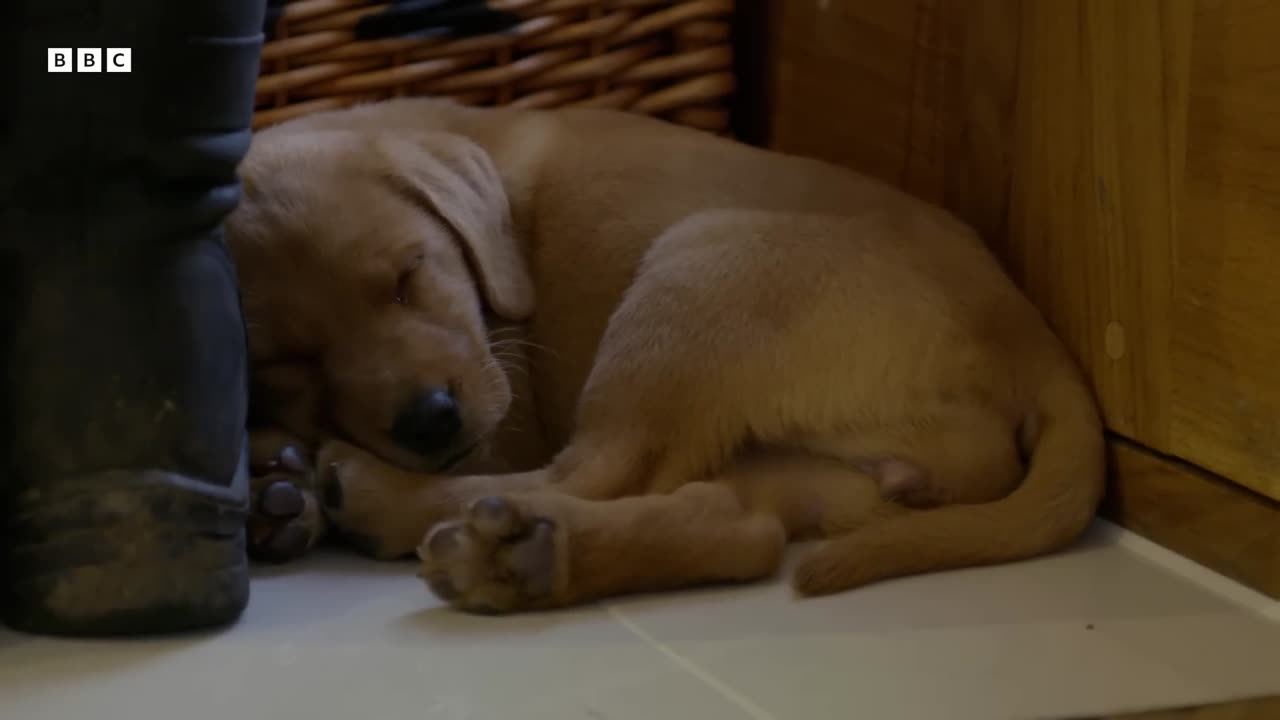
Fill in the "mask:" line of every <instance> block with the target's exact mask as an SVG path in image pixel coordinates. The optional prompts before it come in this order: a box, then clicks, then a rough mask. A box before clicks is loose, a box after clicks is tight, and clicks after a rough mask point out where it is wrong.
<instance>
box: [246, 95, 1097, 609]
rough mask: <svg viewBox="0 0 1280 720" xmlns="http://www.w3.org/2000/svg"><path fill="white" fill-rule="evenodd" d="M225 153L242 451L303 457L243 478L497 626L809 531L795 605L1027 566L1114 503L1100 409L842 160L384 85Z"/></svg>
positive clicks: (996, 274) (988, 273) (715, 564)
mask: <svg viewBox="0 0 1280 720" xmlns="http://www.w3.org/2000/svg"><path fill="white" fill-rule="evenodd" d="M242 171H243V176H244V180H245V184H246V185H245V187H246V194H245V197H244V201H243V202H242V204H241V206H240V208H239V209H238V210H237V211H236V213H235V214H234V215H233V217H232V218H231V220H230V222H229V225H228V231H229V236H228V237H229V241H230V243H231V245H232V249H233V251H234V253H235V255H236V258H237V263H238V265H239V268H240V272H241V279H242V284H243V288H244V297H245V309H246V314H247V317H248V318H249V323H250V345H251V349H252V354H253V358H254V362H255V365H256V369H257V372H256V379H257V381H258V390H257V393H256V394H255V400H256V403H257V406H258V411H259V416H258V418H257V420H258V421H259V423H260V424H261V425H262V426H263V427H264V428H267V429H263V430H260V431H259V432H258V433H257V434H256V436H255V437H256V438H257V439H258V440H259V445H260V447H261V448H263V449H262V450H260V452H259V455H261V456H262V457H263V461H262V464H263V465H264V466H265V467H267V469H268V470H271V469H272V468H277V469H278V468H280V467H282V466H289V467H296V468H301V467H302V465H303V463H299V462H298V461H297V455H299V454H304V455H305V454H307V453H299V452H298V450H299V447H300V446H307V447H310V448H312V449H314V450H315V457H314V459H313V461H314V463H315V467H317V468H318V475H319V479H318V486H319V487H318V488H317V493H315V494H304V497H303V500H302V501H296V500H295V501H294V502H288V501H287V500H288V499H287V498H286V499H285V500H280V499H279V497H283V496H284V495H282V493H281V492H278V490H279V488H278V487H277V488H275V489H274V491H273V493H265V494H264V496H263V497H262V498H260V505H261V506H271V505H273V504H274V505H276V506H292V510H290V508H289V507H284V510H285V511H281V507H276V508H274V509H273V508H271V507H267V510H266V511H265V516H266V517H267V520H264V521H263V522H265V523H266V524H267V525H268V526H270V527H266V529H263V530H261V532H260V534H261V535H264V536H271V535H272V534H273V533H278V531H279V530H280V529H281V526H280V524H279V523H278V522H277V524H276V525H274V526H271V522H273V521H272V520H271V519H270V518H276V520H279V518H282V517H283V518H286V519H289V522H287V523H285V527H284V529H285V530H291V531H293V532H294V534H299V531H298V529H297V528H296V527H294V525H296V524H297V523H299V522H302V523H304V525H305V526H306V527H305V529H304V530H303V531H301V535H302V536H304V537H305V538H306V541H307V542H309V541H310V540H312V539H314V537H315V536H317V535H318V532H319V530H318V525H319V521H318V517H319V516H320V513H318V512H315V510H314V508H315V506H316V496H317V495H318V497H319V498H320V501H321V504H322V505H324V506H325V513H324V514H325V515H327V516H328V518H329V519H330V520H331V521H332V522H333V523H334V524H335V525H336V526H337V527H338V528H339V530H341V531H343V532H345V533H346V534H348V535H349V536H351V537H353V538H356V539H358V540H359V541H360V542H362V543H363V544H364V545H365V546H366V547H367V548H368V550H369V551H370V552H371V553H372V554H374V555H377V556H379V557H397V556H402V555H405V554H409V553H412V552H413V551H414V550H415V549H416V550H417V553H418V556H419V557H420V559H421V575H422V576H423V577H424V578H425V580H426V581H427V583H428V584H429V586H430V587H431V588H432V590H433V591H434V592H435V593H436V594H437V595H438V596H440V597H441V598H443V599H444V600H446V601H448V602H450V603H451V604H453V605H455V606H457V607H459V608H463V609H467V610H472V611H480V612H484V611H489V612H509V611H519V610H526V609H535V608H548V607H554V606H563V605H567V604H571V603H580V602H583V601H586V600H590V599H593V598H599V597H602V596H606V595H612V594H617V593H625V592H633V591H648V590H657V589H662V588H674V587H680V586H687V585H691V584H695V583H706V582H713V581H733V580H749V579H753V578H760V577H763V576H767V575H769V574H771V573H773V572H774V571H775V570H776V569H777V568H778V566H779V563H780V560H781V557H782V554H783V550H784V547H785V545H786V543H787V541H788V540H789V539H796V538H821V539H822V542H820V543H819V544H817V545H816V547H815V548H814V549H813V550H812V551H811V552H810V553H809V554H808V555H807V556H806V557H804V558H803V559H802V561H801V562H800V564H799V566H798V569H797V571H796V574H795V577H794V584H795V587H796V588H797V589H798V590H799V591H800V592H802V593H805V594H818V593H829V592H833V591H839V590H844V589H847V588H853V587H857V586H860V585H864V584H866V583H870V582H873V581H877V580H882V579H886V578H892V577H895V576H902V575H907V574H912V573H920V572H927V571H935V570H944V569H948V568H957V567H963V566H971V565H978V564H987V563H997V562H1007V561H1014V560H1018V559H1023V558H1029V557H1032V556H1036V555H1040V554H1043V553H1047V552H1051V551H1054V550H1056V549H1059V548H1062V547H1064V546H1065V545H1067V544H1069V543H1071V542H1072V541H1073V540H1074V539H1075V538H1076V537H1077V536H1078V535H1079V534H1080V533H1081V532H1082V530H1083V529H1084V528H1085V527H1086V525H1087V524H1088V523H1089V522H1090V519H1091V517H1092V516H1093V514H1094V512H1095V510H1096V507H1097V504H1098V502H1099V500H1100V496H1101V493H1102V488H1103V480H1104V450H1103V435H1102V428H1101V425H1100V421H1099V415H1098V412H1097V409H1096V406H1095V403H1094V400H1093V397H1092V395H1091V393H1090V391H1089V389H1088V387H1087V386H1086V384H1085V382H1084V381H1083V379H1082V375H1081V373H1080V372H1079V370H1078V368H1077V367H1076V365H1075V364H1074V362H1073V360H1072V359H1071V358H1070V357H1069V355H1068V353H1067V352H1065V350H1064V348H1063V346H1062V345H1061V343H1060V342H1059V341H1058V339H1057V338H1056V337H1055V336H1054V335H1053V333H1052V332H1051V331H1050V329H1049V328H1048V327H1047V325H1046V323H1045V322H1044V320H1043V319H1042V317H1041V316H1040V315H1039V313H1038V312H1037V311H1036V309H1035V308H1034V307H1033V306H1032V305H1031V304H1030V303H1029V302H1028V301H1027V300H1026V299H1025V298H1024V297H1023V296H1022V295H1021V294H1020V293H1019V291H1018V290H1017V289H1016V288H1015V286H1014V285H1013V284H1012V283H1011V281H1010V280H1009V279H1008V278H1007V277H1006V276H1005V275H1004V274H1003V273H1002V271H1001V270H1000V268H999V267H998V265H997V263H996V262H995V261H994V260H993V258H992V256H991V255H990V254H989V253H988V252H987V250H986V249H984V246H983V245H982V244H981V243H980V241H979V239H978V238H977V237H975V235H974V233H973V232H971V231H970V230H969V229H967V228H966V227H965V226H964V225H962V224H960V223H959V222H957V221H956V220H955V219H953V218H952V217H950V216H949V215H947V214H946V213H944V212H942V211H940V210H938V209H935V208H933V207H930V206H928V205H925V204H923V203H921V202H920V201H918V200H915V199H912V198H911V197H908V196H906V195H904V194H902V193H900V192H898V191H896V190H894V189H892V188H890V187H887V186H885V185H882V184H880V183H878V182H875V181H873V180H870V179H868V178H865V177H862V176H860V175H857V174H855V173H853V172H850V171H848V170H844V169H840V168H837V167H833V166H830V165H826V164H823V163H820V162H815V161H812V160H807V159H801V158H797V157H789V156H785V155H782V154H778V153H772V152H766V151H762V150H758V149H753V148H749V147H746V146H743V145H740V144H737V143H734V142H732V141H728V140H723V139H717V138H714V137H711V136H708V135H706V134H703V133H701V132H697V131H694V130H687V129H683V128H680V127H676V126H673V125H670V124H666V123H663V122H660V121H657V120H652V119H647V118H643V117H638V116H634V115H630V114H624V113H616V112H610V111H600V110H585V109H582V110H563V111H552V112H532V111H520V110H513V109H473V108H465V107H462V106H459V105H456V104H453V103H450V102H447V101H438V100H424V99H404V100H395V101H390V102H385V103H379V104H372V105H367V106H362V107H358V108H354V109H349V110H343V111H336V112H329V113H323V114H316V115H312V116H308V117H305V118H303V119H299V120H295V121H293V122H289V123H286V124H283V125H281V126H278V127H276V128H273V129H269V130H266V131H264V132H262V133H260V134H259V135H258V136H257V138H256V140H255V142H254V144H253V147H252V150H251V151H250V153H249V156H248V158H247V160H246V161H245V163H244V165H243V168H242ZM285 451H287V452H285ZM279 453H284V455H283V457H284V459H277V460H274V461H273V460H272V459H271V456H272V455H273V454H279ZM290 458H292V460H290ZM265 476H266V477H273V476H272V474H271V472H267V473H266V475H265ZM295 477H301V475H297V476H295ZM277 485H278V483H277ZM267 495H270V496H271V497H266V496H267ZM277 496H279V497H277ZM272 498H275V501H274V503H273V502H271V501H270V500H272ZM303 507H305V508H308V509H309V511H308V512H301V514H300V515H299V512H298V511H299V509H300V508H303ZM259 514H260V515H263V514H264V511H263V510H262V508H261V507H260V508H259ZM294 517H296V518H298V519H290V518H294ZM290 523H292V525H291V524H290ZM268 539H269V537H268ZM303 544H304V545H305V543H303Z"/></svg>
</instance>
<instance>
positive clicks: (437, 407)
mask: <svg viewBox="0 0 1280 720" xmlns="http://www.w3.org/2000/svg"><path fill="white" fill-rule="evenodd" d="M461 432H462V413H461V411H460V410H459V408H458V401H457V399H456V398H454V396H453V393H451V392H449V391H448V390H444V389H441V388H430V389H428V390H427V391H426V392H423V393H421V394H419V395H417V396H415V397H414V398H413V399H412V400H411V401H410V402H409V404H408V405H406V406H405V408H404V409H403V410H402V411H401V412H400V414H399V415H398V416H397V417H396V419H395V422H394V423H393V424H392V425H391V441H392V442H394V443H395V444H396V445H397V446H399V447H400V448H401V449H403V450H407V451H409V452H411V453H413V454H415V455H420V456H422V457H433V456H436V455H438V454H440V453H444V452H447V451H449V450H450V449H452V448H454V447H455V445H456V444H457V441H458V436H459V434H460V433H461Z"/></svg>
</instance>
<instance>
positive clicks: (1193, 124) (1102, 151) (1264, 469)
mask: <svg viewBox="0 0 1280 720" xmlns="http://www.w3.org/2000/svg"><path fill="white" fill-rule="evenodd" d="M768 8H769V13H770V16H769V18H768V27H769V29H770V31H769V48H768V50H767V52H768V54H769V57H770V63H769V72H768V76H767V77H766V78H765V79H764V80H763V84H764V85H765V87H766V88H767V90H768V92H767V93H766V95H767V97H768V103H767V107H768V120H769V122H768V128H769V142H770V144H771V145H773V146H774V147H777V148H779V149H783V150H787V151H791V152H798V153H803V154H808V155H814V156H818V157H823V158H826V159H829V160H833V161H835V162H839V163H843V164H845V165H849V166H852V167H855V168H858V169H861V170H863V171H865V172H869V173H871V174H874V175H877V176H880V177H882V178H884V179H886V180H889V181H890V182H893V183H896V184H898V185H900V186H902V187H904V188H906V189H908V190H910V191H911V192H914V193H916V194H918V195H921V196H923V197H926V198H928V199H931V200H934V201H936V202H939V203H941V204H943V205H946V206H948V207H950V208H952V209H953V210H955V211H956V212H957V213H958V214H960V215H961V216H962V217H964V218H966V219H967V220H969V221H970V222H972V223H973V224H974V225H975V226H976V227H978V229H979V230H980V231H981V232H982V233H983V235H984V237H985V238H986V239H987V240H988V241H989V242H990V244H991V245H992V247H993V248H994V249H995V250H996V252H997V254H998V255H999V256H1000V257H1001V259H1002V260H1003V262H1004V263H1005V265H1006V267H1007V268H1008V269H1009V271H1010V273H1011V274H1012V275H1013V276H1014V277H1015V278H1016V279H1017V280H1018V282H1019V283H1020V284H1021V286H1022V287H1023V288H1024V290H1025V291H1026V292H1027V293H1028V295H1030V296H1031V298H1032V299H1033V300H1034V301H1035V302H1036V303H1037V304H1038V305H1039V306H1040V308H1041V309H1042V310H1043V311H1044V313H1045V314H1046V316H1047V317H1048V318H1049V321H1050V322H1051V324H1052V325H1053V326H1054V327H1055V329H1056V330H1057V331H1058V333H1059V334H1060V335H1061V336H1062V337H1063V338H1064V339H1065V340H1066V341H1067V343H1068V344H1069V346H1070V347H1071V349H1072V350H1073V351H1074V352H1075V354H1076V356H1077V358H1078V359H1079V360H1080V362H1081V364H1082V365H1083V366H1084V367H1085V369H1086V371H1087V372H1088V374H1089V376H1090V378H1091V379H1092V381H1093V384H1094V386H1095V388H1096V390H1097V393H1098V397H1099V400H1100V402H1101V404H1102V407H1103V409H1104V413H1105V415H1106V419H1107V424H1108V426H1109V428H1110V429H1111V430H1112V431H1113V432H1114V433H1115V434H1116V436H1117V437H1118V438H1123V441H1118V442H1121V444H1122V447H1121V449H1120V450H1119V452H1120V453H1121V454H1122V455H1123V456H1124V457H1123V458H1122V459H1121V460H1120V461H1117V463H1116V469H1117V473H1116V474H1117V485H1118V487H1119V488H1120V489H1121V491H1123V490H1124V488H1125V487H1126V482H1128V479H1127V478H1126V477H1124V476H1123V473H1122V472H1120V471H1121V470H1124V469H1125V468H1134V467H1141V468H1142V472H1141V473H1136V474H1137V475H1141V479H1139V480H1135V481H1134V483H1135V484H1134V485H1133V487H1134V488H1135V490H1134V492H1133V493H1132V494H1131V495H1132V497H1129V498H1127V499H1126V498H1123V497H1122V501H1121V502H1120V504H1119V506H1118V507H1120V508H1121V509H1122V510H1123V509H1124V507H1125V503H1127V502H1129V501H1130V500H1133V499H1134V498H1135V497H1139V496H1140V497H1141V498H1143V502H1150V503H1161V502H1163V503H1165V504H1166V505H1167V504H1169V503H1170V497H1171V496H1170V493H1174V494H1175V495H1176V494H1177V493H1178V492H1179V490H1178V488H1180V487H1182V488H1185V487H1187V485H1186V484H1187V483H1188V482H1192V480H1188V478H1194V479H1195V480H1194V482H1203V483H1212V484H1215V486H1216V485H1218V484H1223V483H1225V484H1226V486H1228V487H1230V488H1235V491H1233V492H1230V493H1228V494H1227V495H1214V494H1210V495H1208V496H1205V495H1196V497H1205V498H1207V497H1214V498H1220V497H1230V498H1234V499H1233V500H1230V502H1239V503H1245V504H1247V506H1248V508H1249V510H1248V511H1247V512H1245V513H1244V515H1243V516H1242V515H1240V514H1239V513H1236V514H1231V513H1225V512H1217V511H1216V510H1215V508H1214V507H1204V508H1201V507H1198V506H1197V504H1196V503H1188V505H1189V508H1188V509H1187V510H1185V511H1184V512H1182V513H1181V514H1180V515H1177V514H1175V516H1172V517H1166V516H1167V515H1168V513H1161V512H1155V511H1153V509H1152V508H1145V507H1144V508H1133V507H1131V508H1130V511H1131V512H1132V513H1133V514H1134V515H1135V516H1142V517H1146V518H1151V517H1156V516H1159V517H1164V518H1165V520H1163V521H1162V522H1165V524H1179V523H1181V524H1182V525H1183V527H1181V528H1180V529H1179V530H1178V531H1177V534H1178V536H1179V537H1186V538H1191V536H1192V535H1194V534H1195V533H1209V534H1214V533H1217V534H1218V535H1227V534H1230V533H1233V532H1237V531H1238V532H1243V533H1245V535H1247V537H1248V542H1246V543H1245V546H1244V547H1245V548H1246V549H1239V550H1238V552H1241V553H1243V552H1248V553H1252V554H1253V555H1255V556H1256V557H1253V558H1246V559H1245V562H1244V564H1245V565H1249V564H1250V562H1251V560H1256V561H1257V562H1253V563H1252V564H1253V565H1254V566H1255V567H1254V568H1253V569H1246V570H1244V571H1235V570H1233V571H1232V572H1233V573H1234V574H1236V575H1237V577H1242V576H1250V575H1251V574H1252V576H1251V577H1246V578H1245V579H1247V580H1249V581H1251V582H1253V584H1255V585H1258V586H1261V587H1264V588H1267V589H1272V590H1273V591H1274V592H1276V593H1280V512H1277V509H1276V508H1277V506H1276V504H1275V502H1274V501H1275V500H1280V3H1276V2H1273V1H1272V0H899V1H898V2H893V3H885V2H879V1H878V0H773V2H771V3H769V4H768ZM1135 452H1136V453H1139V454H1143V455H1145V456H1147V457H1148V458H1149V460H1147V459H1143V460H1132V459H1129V460H1126V459H1124V458H1128V457H1129V456H1130V455H1131V454H1132V453H1135ZM1151 463H1155V465H1154V467H1165V466H1167V467H1168V469H1169V472H1168V473H1167V474H1165V475H1160V473H1158V472H1157V473H1154V474H1153V472H1152V471H1151V468H1152V467H1153V466H1152V465H1151ZM1160 477H1163V478H1164V479H1163V480H1159V479H1156V478H1160ZM1161 483H1164V485H1162V484H1161ZM1186 497H1190V495H1187V496H1186ZM1204 502H1210V501H1209V500H1204ZM1212 502H1219V501H1218V500H1214V501H1212ZM1222 502H1228V501H1225V500H1223V501H1222ZM1174 504H1176V503H1174ZM1157 510H1158V509H1157ZM1227 517H1233V518H1239V517H1248V518H1249V519H1250V520H1249V522H1252V523H1255V524H1261V525H1262V526H1263V527H1251V528H1235V529H1233V528H1231V527H1227V526H1226V525H1225V524H1224V523H1225V521H1224V520H1223V518H1227ZM1197 523H1199V524H1200V525H1203V527H1199V526H1197ZM1188 525H1190V526H1197V527H1195V528H1194V532H1190V531H1189V530H1188V527H1187V526H1188ZM1162 533H1164V534H1166V535H1168V532H1167V530H1160V529H1157V530H1155V531H1152V534H1153V535H1161V534H1162ZM1157 539H1160V538H1159V537H1157ZM1188 541H1189V542H1193V543H1194V542H1202V544H1204V545H1205V547H1208V545H1210V544H1213V543H1215V542H1217V541H1215V540H1214V539H1212V538H1210V539H1209V540H1204V541H1195V540H1188ZM1179 542H1181V541H1179ZM1231 542H1233V543H1236V544H1234V545H1230V547H1232V548H1235V547H1237V546H1238V545H1239V542H1240V541H1239V539H1238V538H1237V539H1235V540H1232V541H1231ZM1175 544H1177V543H1175ZM1179 549H1181V550H1185V548H1182V547H1180V548H1179ZM1214 552H1216V553H1218V554H1219V555H1222V554H1223V553H1224V552H1225V551H1224V550H1223V547H1217V548H1216V549H1215V550H1214ZM1230 552H1236V551H1234V550H1233V551H1230ZM1188 554H1192V555H1193V556H1195V555H1197V554H1198V555H1199V556H1201V557H1206V556H1207V555H1206V552H1204V550H1203V548H1201V549H1196V548H1192V549H1191V550H1189V551H1188ZM1217 565H1218V566H1219V567H1221V566H1222V563H1217Z"/></svg>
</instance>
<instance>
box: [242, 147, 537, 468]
mask: <svg viewBox="0 0 1280 720" xmlns="http://www.w3.org/2000/svg"><path fill="white" fill-rule="evenodd" d="M281 130H283V128H281ZM241 176H242V179H243V183H244V197H243V199H242V201H241V203H240V205H239V207H238V208H237V209H236V211H235V212H234V213H232V215H231V217H230V218H228V221H227V225H226V227H227V238H228V243H229V245H230V247H231V250H232V253H233V254H234V256H235V259H236V266H237V270H238V272H239V275H240V283H241V289H242V294H243V298H244V310H245V316H246V319H247V324H248V328H249V347H250V355H251V357H252V359H253V362H254V365H255V380H256V381H257V385H258V386H259V387H260V388H263V386H264V384H265V385H266V387H265V388H263V391H260V392H257V393H256V394H255V404H257V403H258V401H262V402H265V403H268V404H270V403H272V402H273V401H274V400H273V399H277V398H282V397H289V398H297V397H298V395H299V390H298V389H297V388H289V389H284V388H282V389H277V391H276V392H272V391H271V387H270V383H271V378H272V377H275V376H281V377H290V378H293V379H294V381H295V382H296V379H297V378H298V377H311V378H314V382H315V384H316V385H318V387H314V388H311V390H312V393H311V394H312V395H313V396H314V397H313V398H311V399H309V400H308V403H309V404H311V405H313V406H314V407H316V408H318V410H317V411H316V412H317V413H318V414H320V415H321V416H322V417H319V418H316V419H315V420H316V421H318V422H321V423H325V424H329V425H331V426H332V428H333V429H334V430H336V431H337V432H339V433H341V434H343V435H346V436H347V437H348V438H350V439H351V440H353V441H355V442H356V443H358V444H360V445H363V446H364V447H366V448H368V449H369V450H371V451H373V452H376V453H378V454H379V455H381V456H383V458H384V459H386V460H388V461H390V462H393V463H396V464H398V465H401V466H404V467H407V468H410V469H414V470H427V471H430V470H440V469H444V468H446V467H448V466H449V465H451V464H453V463H454V462H455V461H457V460H458V459H460V458H461V457H463V456H465V455H466V454H468V453H469V452H470V451H471V449H473V448H474V447H475V446H476V445H477V444H478V443H480V442H481V441H482V440H483V439H484V438H485V437H486V436H487V435H488V434H489V433H490V432H491V431H492V430H493V429H494V428H495V427H496V426H497V424H498V422H499V421H500V420H501V418H502V417H503V415H504V414H505V413H506V411H507V409H508V407H509V405H510V402H511V390H510V385H509V383H508V379H507V376H506V373H505V372H504V371H503V369H502V367H501V366H500V364H499V363H498V362H497V361H496V360H495V358H494V356H493V355H492V354H491V352H490V348H489V342H488V333H487V331H486V327H487V323H486V317H487V316H493V317H496V318H501V319H502V320H505V321H515V322H518V321H521V320H524V319H527V318H528V316H529V315H530V314H531V313H532V311H533V290H532V283H531V281H530V279H529V276H528V271H527V269H526V266H525V261H524V258H523V256H522V253H521V251H520V249H519V247H518V246H517V244H516V240H515V238H514V237H513V235H512V231H511V221H510V212H509V208H508V205H507V198H506V195H505V193H504V191H503V188H502V184H501V182H500V180H499V178H498V175H497V171H496V170H495V169H494V167H493V164H492V162H491V161H490V159H489V157H488V155H487V154H486V153H485V152H484V151H483V150H481V149H480V148H479V147H478V146H476V145H475V144H473V143H471V142H470V141H468V140H466V139H464V138H462V137H459V136H456V135H448V134H439V133H434V134H433V133H423V134H415V135H405V134H397V135H394V136H393V135H381V134H376V133H375V134H371V133H367V132H355V131H343V130H326V131H299V132H293V133H289V132H272V131H267V132H264V133H262V134H260V135H259V136H258V137H257V138H255V140H254V144H253V146H252V148H251V150H250V152H249V154H248V157H247V158H246V159H245V161H244V163H243V164H242V166H241ZM282 366H283V367H299V368H303V367H305V368H308V369H309V372H307V373H279V372H273V371H272V369H273V368H280V367H282ZM293 404H294V405H296V404H297V403H296V402H294V403H293ZM273 410H278V411H279V412H273ZM255 413H256V415H257V416H258V417H259V418H264V419H267V420H268V421H276V422H279V423H281V424H283V425H285V426H286V427H285V429H290V430H295V432H296V431H297V429H295V428H290V427H287V426H288V425H289V424H290V423H296V422H299V420H297V418H296V417H295V416H296V415H297V413H296V408H295V409H284V408H279V409H273V408H272V407H266V408H263V407H256V408H255ZM273 415H275V417H273Z"/></svg>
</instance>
